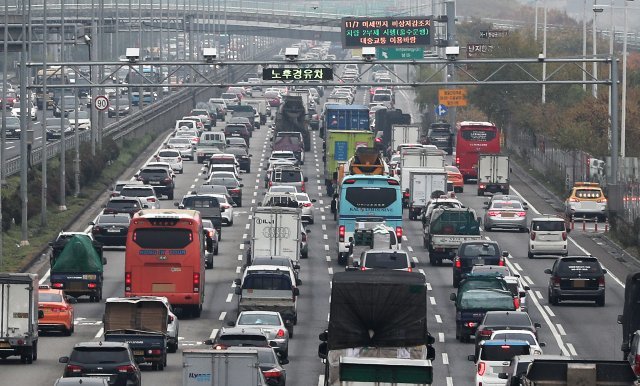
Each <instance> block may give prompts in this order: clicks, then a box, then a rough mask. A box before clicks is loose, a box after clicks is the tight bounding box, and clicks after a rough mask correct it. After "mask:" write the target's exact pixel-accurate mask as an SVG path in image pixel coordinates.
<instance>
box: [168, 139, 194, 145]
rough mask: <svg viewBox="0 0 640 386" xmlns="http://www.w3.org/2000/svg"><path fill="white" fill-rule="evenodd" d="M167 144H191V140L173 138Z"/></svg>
mask: <svg viewBox="0 0 640 386" xmlns="http://www.w3.org/2000/svg"><path fill="white" fill-rule="evenodd" d="M167 144H169V145H189V146H191V140H190V139H189V138H185V137H182V138H171V139H170V140H169V142H167Z"/></svg>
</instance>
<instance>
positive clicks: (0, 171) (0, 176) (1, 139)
mask: <svg viewBox="0 0 640 386" xmlns="http://www.w3.org/2000/svg"><path fill="white" fill-rule="evenodd" d="M8 41H9V1H8V0H5V2H4V41H3V42H2V104H1V105H0V108H2V134H0V197H2V185H4V165H5V164H6V163H5V160H4V158H5V146H6V143H7V129H6V127H7V98H6V97H7V87H8V86H7V62H8V61H9V55H8V53H7V51H8V44H7V42H8ZM2 224H3V222H2V199H0V271H3V270H4V269H3V268H4V253H3V249H4V227H3V225H2Z"/></svg>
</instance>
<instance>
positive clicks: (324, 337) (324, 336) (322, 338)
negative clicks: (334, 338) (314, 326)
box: [318, 330, 329, 342]
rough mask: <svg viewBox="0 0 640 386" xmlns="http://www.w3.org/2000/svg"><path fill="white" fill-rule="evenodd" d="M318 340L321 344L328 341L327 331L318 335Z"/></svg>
mask: <svg viewBox="0 0 640 386" xmlns="http://www.w3.org/2000/svg"><path fill="white" fill-rule="evenodd" d="M318 340H320V341H321V342H326V341H328V340H329V332H328V331H327V330H324V331H323V332H321V333H319V334H318Z"/></svg>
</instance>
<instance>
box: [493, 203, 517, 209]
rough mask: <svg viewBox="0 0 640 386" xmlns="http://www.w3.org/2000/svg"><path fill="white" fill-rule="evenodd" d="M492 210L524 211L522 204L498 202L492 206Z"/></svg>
mask: <svg viewBox="0 0 640 386" xmlns="http://www.w3.org/2000/svg"><path fill="white" fill-rule="evenodd" d="M491 208H492V209H518V210H521V209H522V204H521V203H519V202H504V201H498V202H493V203H492V204H491Z"/></svg>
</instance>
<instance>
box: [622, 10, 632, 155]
mask: <svg viewBox="0 0 640 386" xmlns="http://www.w3.org/2000/svg"><path fill="white" fill-rule="evenodd" d="M628 1H633V0H628ZM628 1H625V2H624V37H623V38H622V101H621V104H622V106H621V107H622V111H621V114H620V130H621V134H620V155H621V156H622V161H623V162H624V159H625V157H626V153H627V152H626V140H627V138H626V137H627V133H626V132H627V55H628V52H627V40H628V39H629V37H628V36H627V34H628V33H629V31H628V28H629V25H628V24H629V20H628V13H629V7H628V6H627V5H628Z"/></svg>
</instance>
